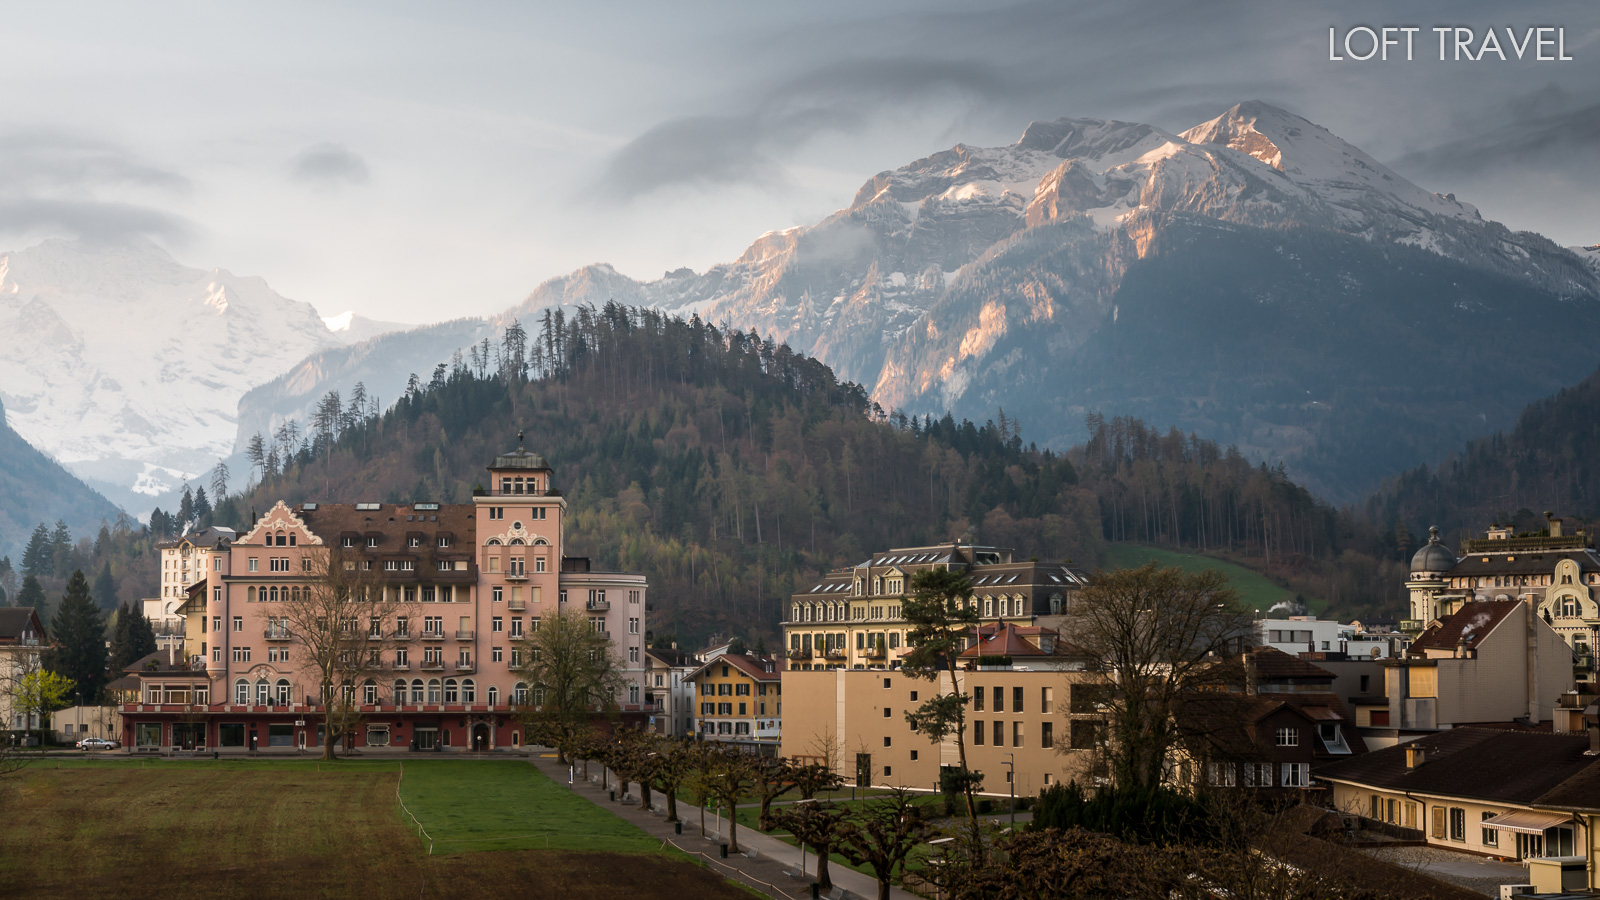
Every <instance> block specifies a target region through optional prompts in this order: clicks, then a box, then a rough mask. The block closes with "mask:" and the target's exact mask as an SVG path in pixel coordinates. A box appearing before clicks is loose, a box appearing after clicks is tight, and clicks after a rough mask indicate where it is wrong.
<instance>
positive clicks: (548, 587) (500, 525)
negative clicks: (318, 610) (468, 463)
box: [122, 434, 661, 751]
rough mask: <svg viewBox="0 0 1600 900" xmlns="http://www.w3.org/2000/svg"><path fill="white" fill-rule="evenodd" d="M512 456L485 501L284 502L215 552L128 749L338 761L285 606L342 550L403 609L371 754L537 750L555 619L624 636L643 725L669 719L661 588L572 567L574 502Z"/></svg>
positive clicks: (540, 463) (629, 703) (142, 671)
mask: <svg viewBox="0 0 1600 900" xmlns="http://www.w3.org/2000/svg"><path fill="white" fill-rule="evenodd" d="M518 438H519V441H518V448H517V449H516V450H515V451H512V452H510V453H506V454H504V455H502V456H499V457H496V458H495V460H494V463H493V464H492V465H491V466H489V475H490V482H489V488H488V489H487V490H485V491H482V492H480V493H478V494H477V495H476V496H474V497H473V501H472V503H470V504H439V503H411V504H401V505H397V504H389V503H355V504H317V503H305V504H302V505H300V506H299V507H298V508H290V507H289V506H287V505H285V504H284V503H283V502H282V501H279V502H278V503H277V505H275V506H274V507H273V508H272V509H271V510H269V511H268V512H267V513H266V514H265V515H264V516H262V517H261V518H260V519H259V520H258V521H256V522H255V524H254V527H252V528H251V529H250V531H249V533H248V534H245V535H244V536H242V537H240V538H238V539H236V540H234V541H232V542H231V543H225V544H219V545H218V548H217V552H212V553H210V554H209V557H210V564H209V566H208V571H206V572H204V573H203V575H204V578H203V580H200V581H197V582H196V583H195V584H193V585H192V586H190V588H189V601H188V602H187V603H186V604H185V605H184V607H183V611H184V614H185V619H186V636H185V654H186V655H187V656H188V659H187V660H170V659H166V658H162V656H161V655H160V654H157V656H156V657H154V658H147V659H145V660H141V661H139V663H136V664H135V666H134V667H132V668H130V670H129V672H130V674H135V675H137V676H138V679H139V682H140V687H139V693H138V695H137V697H129V698H127V699H128V700H130V701H132V702H127V703H125V704H124V705H123V707H122V711H123V725H124V735H123V743H124V746H126V747H129V748H132V749H133V750H135V751H138V750H157V749H171V748H177V749H197V748H201V747H204V748H223V749H228V748H240V749H253V748H269V747H305V748H312V747H320V745H321V743H322V741H323V740H325V736H324V735H323V734H322V733H321V731H322V729H321V724H320V723H321V717H320V715H318V701H317V696H318V689H317V675H316V669H315V668H314V667H313V666H302V663H305V662H306V661H307V660H306V659H305V655H306V654H307V653H308V651H307V650H306V648H305V647H303V646H302V645H301V644H300V643H298V642H297V641H296V640H295V638H294V635H293V634H291V633H290V631H289V629H288V628H287V627H285V622H284V620H283V619H282V617H281V614H280V612H281V607H279V606H278V605H277V603H275V602H274V601H283V600H289V599H291V598H292V597H293V596H294V595H295V594H297V593H298V592H299V591H301V590H302V589H303V586H304V585H306V584H307V583H308V580H309V577H310V576H309V575H308V568H309V566H308V564H306V563H302V559H303V558H305V556H306V555H307V554H308V553H315V552H317V550H318V548H322V547H328V546H338V547H340V548H341V549H342V551H343V552H344V553H345V554H351V553H356V554H359V558H361V559H362V560H365V561H370V563H371V565H372V566H373V567H374V568H375V569H381V570H382V574H383V579H384V582H385V584H386V588H385V589H386V590H389V591H391V592H393V593H392V594H391V597H392V598H394V599H398V600H399V601H400V602H399V603H398V604H397V605H396V608H397V609H398V612H397V614H396V615H395V616H394V619H393V621H391V622H385V623H383V624H382V628H383V629H384V630H385V636H386V638H387V639H386V640H385V641H384V649H383V651H382V659H381V670H380V671H381V674H378V675H375V676H374V677H372V678H371V679H369V680H366V681H365V683H364V684H363V685H362V686H361V689H360V694H361V705H362V710H363V722H362V724H361V725H360V726H359V727H358V728H357V729H356V731H355V734H354V736H353V744H354V746H357V747H362V746H371V747H378V746H389V747H401V748H405V747H410V748H413V749H417V750H433V749H446V748H448V749H454V750H465V749H471V750H493V749H495V748H504V747H517V746H520V745H521V743H522V733H521V732H522V725H521V723H520V721H519V719H518V716H517V710H516V707H517V705H518V703H519V701H526V700H528V699H530V697H529V692H528V686H527V685H526V683H525V682H524V681H523V679H522V678H521V677H520V676H519V674H518V669H519V667H520V666H521V664H522V654H523V652H524V649H523V641H524V639H525V637H526V636H527V635H528V634H530V633H531V632H532V631H533V630H534V629H536V628H537V627H538V622H539V619H540V617H541V616H550V615H554V614H556V612H557V611H558V610H559V611H563V612H564V611H566V610H568V609H575V610H580V611H581V612H582V614H583V615H585V616H587V617H588V618H589V620H590V622H591V623H592V625H593V626H594V628H595V629H596V630H599V631H603V632H606V633H608V634H609V635H610V637H611V641H612V644H613V647H614V648H615V652H616V654H617V657H618V658H619V659H620V660H621V666H622V669H623V671H624V673H625V676H626V687H625V688H623V690H624V691H625V692H626V693H625V695H619V696H618V697H617V701H618V703H619V705H620V706H621V708H622V710H623V714H624V717H625V718H629V719H635V720H643V719H645V718H646V717H648V716H651V715H653V714H655V713H657V712H659V710H660V707H661V703H660V700H661V698H658V697H656V696H655V695H654V693H653V692H652V691H650V690H649V689H648V688H647V687H646V685H645V679H644V668H645V662H644V648H645V611H646V596H645V594H646V589H647V588H646V584H645V578H644V576H643V575H631V574H624V573H615V572H596V571H593V570H591V568H590V566H589V560H588V559H587V558H584V557H568V556H564V555H563V554H562V546H563V544H562V524H563V518H564V517H565V515H566V511H567V503H566V500H565V499H564V498H563V497H562V495H561V492H560V491H558V490H556V489H555V488H553V487H552V486H551V482H550V477H551V470H550V467H549V466H548V465H547V464H546V463H545V461H544V459H543V458H542V457H540V456H538V455H536V454H533V453H529V452H528V451H526V450H524V449H522V447H521V441H520V438H521V435H520V434H519V435H518Z"/></svg>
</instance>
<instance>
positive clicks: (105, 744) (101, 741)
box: [78, 737, 122, 750]
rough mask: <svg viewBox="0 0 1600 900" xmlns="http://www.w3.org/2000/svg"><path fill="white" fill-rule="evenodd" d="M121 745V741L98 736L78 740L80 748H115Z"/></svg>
mask: <svg viewBox="0 0 1600 900" xmlns="http://www.w3.org/2000/svg"><path fill="white" fill-rule="evenodd" d="M121 746H122V742H121V741H113V740H109V739H107V738H97V737H87V738H84V739H83V740H81V741H79V742H78V749H79V750H115V749H117V748H118V747H121Z"/></svg>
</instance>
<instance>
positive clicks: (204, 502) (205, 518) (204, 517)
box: [194, 485, 211, 528]
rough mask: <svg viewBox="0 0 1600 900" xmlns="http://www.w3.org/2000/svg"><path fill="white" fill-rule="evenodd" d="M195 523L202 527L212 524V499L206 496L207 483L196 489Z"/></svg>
mask: <svg viewBox="0 0 1600 900" xmlns="http://www.w3.org/2000/svg"><path fill="white" fill-rule="evenodd" d="M194 523H195V525H197V526H199V527H201V528H204V527H206V526H207V525H210V524H211V500H210V498H208V497H206V487H205V485H201V486H199V487H197V488H195V489H194Z"/></svg>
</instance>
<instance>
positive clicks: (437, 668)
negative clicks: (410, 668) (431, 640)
mask: <svg viewBox="0 0 1600 900" xmlns="http://www.w3.org/2000/svg"><path fill="white" fill-rule="evenodd" d="M422 671H424V672H443V671H444V660H442V659H424V660H423V661H422Z"/></svg>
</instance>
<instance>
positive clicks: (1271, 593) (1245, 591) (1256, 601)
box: [1106, 544, 1316, 610]
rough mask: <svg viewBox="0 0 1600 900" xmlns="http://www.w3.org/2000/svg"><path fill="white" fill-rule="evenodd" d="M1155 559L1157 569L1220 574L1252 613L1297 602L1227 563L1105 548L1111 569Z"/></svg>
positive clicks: (1155, 550)
mask: <svg viewBox="0 0 1600 900" xmlns="http://www.w3.org/2000/svg"><path fill="white" fill-rule="evenodd" d="M1152 559H1153V560H1155V561H1156V563H1157V564H1158V565H1162V566H1177V567H1178V568H1180V569H1182V570H1184V571H1185V572H1200V571H1204V570H1206V569H1214V570H1216V571H1218V572H1221V573H1222V574H1224V575H1226V576H1228V583H1229V584H1230V585H1232V587H1233V589H1234V590H1236V591H1238V592H1239V599H1240V600H1242V601H1243V602H1244V604H1245V605H1246V606H1248V607H1250V608H1251V609H1261V610H1265V609H1270V608H1271V607H1272V605H1273V604H1274V603H1277V602H1279V601H1284V600H1288V601H1292V600H1294V592H1293V591H1291V590H1289V589H1288V588H1285V587H1283V586H1282V585H1279V584H1275V583H1274V582H1273V581H1272V580H1271V579H1269V578H1267V577H1266V576H1265V575H1262V574H1261V573H1260V572H1253V571H1251V570H1249V569H1246V568H1245V567H1244V566H1241V565H1237V564H1235V563H1231V562H1228V561H1227V560H1222V559H1215V558H1213V557H1210V556H1202V555H1200V554H1198V553H1180V552H1177V551H1175V550H1165V549H1162V548H1160V547H1146V546H1144V545H1142V544H1107V545H1106V568H1108V569H1131V568H1134V567H1137V566H1142V565H1144V564H1145V563H1147V562H1149V561H1150V560H1152ZM1307 602H1308V603H1309V604H1310V605H1311V606H1312V607H1315V606H1316V604H1315V603H1314V602H1312V601H1311V600H1310V599H1309V598H1308V600H1307Z"/></svg>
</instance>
